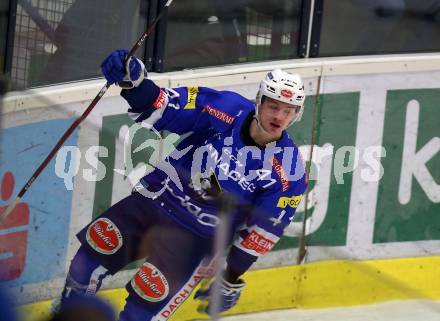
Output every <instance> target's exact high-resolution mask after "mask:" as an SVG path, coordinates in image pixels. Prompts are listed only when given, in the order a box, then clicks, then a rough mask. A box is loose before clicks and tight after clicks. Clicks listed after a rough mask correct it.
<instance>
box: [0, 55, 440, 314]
mask: <svg viewBox="0 0 440 321" xmlns="http://www.w3.org/2000/svg"><path fill="white" fill-rule="evenodd" d="M274 67H281V68H284V69H287V70H290V71H296V72H298V73H300V74H301V75H302V76H303V77H305V86H306V92H307V95H308V97H307V100H306V110H305V113H304V116H303V120H302V121H301V123H298V124H296V125H294V126H293V127H292V128H291V129H290V130H289V132H290V134H291V136H292V137H294V139H295V141H296V142H297V145H298V146H299V149H300V152H301V154H302V156H303V158H304V159H305V160H308V159H310V157H311V158H312V161H313V164H314V165H313V166H312V172H311V176H312V179H311V182H310V185H311V188H312V189H311V192H310V194H309V197H308V204H307V213H308V214H307V220H306V233H307V237H306V243H307V246H308V254H307V256H306V262H307V264H306V265H301V266H296V258H297V246H298V236H299V235H300V234H301V230H302V222H301V220H302V219H301V218H302V214H303V213H304V209H305V207H306V204H305V203H304V202H303V203H301V205H300V206H299V208H298V213H297V215H296V218H295V219H294V222H293V223H292V224H291V226H290V227H289V228H288V230H287V231H286V236H285V237H284V238H283V239H282V240H281V241H280V242H279V244H278V246H277V247H276V248H275V249H274V250H273V251H272V252H271V253H269V254H268V255H266V256H265V257H264V258H263V259H262V260H260V261H259V262H258V263H257V265H256V266H255V267H254V269H255V271H253V272H252V273H249V275H248V276H247V277H248V278H249V280H250V281H249V285H248V287H247V290H246V292H245V295H244V297H243V300H242V301H241V302H240V305H239V306H238V307H237V308H236V309H237V310H235V311H237V312H247V311H248V310H245V307H247V308H248V309H253V311H256V310H264V309H275V308H282V307H287V306H290V307H299V308H309V307H317V306H318V302H319V304H322V306H335V305H344V304H357V303H368V302H374V301H375V300H386V299H393V298H396V297H397V296H398V294H399V293H400V295H402V296H405V295H407V294H408V293H410V294H411V295H414V296H415V297H417V295H420V297H422V298H424V297H436V298H438V292H437V293H436V292H435V288H437V289H438V288H439V287H438V282H439V281H438V280H439V278H438V270H435V264H437V265H438V256H439V255H440V228H439V227H440V216H439V215H438V213H439V212H440V205H439V202H440V188H439V185H438V183H439V182H440V153H439V151H440V138H439V136H440V135H439V134H440V131H439V128H438V119H440V117H439V116H440V115H439V113H440V109H439V102H440V71H439V70H440V58H439V57H438V55H430V56H427V55H408V56H406V55H405V56H387V57H375V58H362V57H360V58H350V59H346V60H343V59H325V60H320V59H317V60H311V61H309V62H296V61H280V62H271V63H264V64H249V65H242V66H231V67H222V68H209V69H202V70H196V71H183V72H176V73H167V74H161V75H152V78H153V79H155V80H156V81H157V83H158V84H159V85H161V86H169V87H175V86H196V85H200V86H210V87H215V88H217V89H227V90H235V91H238V92H239V93H241V94H243V95H244V96H246V97H248V98H251V99H252V98H253V97H255V94H256V91H257V84H258V81H259V80H260V79H261V78H262V77H263V75H264V74H265V73H266V72H267V71H269V70H270V69H272V68H274ZM318 82H320V86H317V84H318ZM226 84H227V85H226ZM102 85H103V81H102V80H95V81H88V82H81V83H76V84H70V85H62V86H51V87H49V88H44V89H38V90H35V91H34V92H26V93H17V94H14V95H10V96H9V97H8V98H7V101H6V104H5V107H4V113H5V114H4V119H3V125H4V127H6V128H5V129H4V131H3V135H2V138H3V144H5V146H7V148H6V149H4V147H2V150H8V153H3V154H2V162H1V164H2V165H3V164H5V165H4V166H2V168H1V173H0V175H1V177H2V179H3V181H5V177H7V178H8V179H7V180H6V181H7V182H6V183H5V184H3V186H7V187H6V190H5V192H4V193H3V190H2V193H3V194H2V196H5V197H2V204H1V206H2V207H5V206H6V205H7V204H9V202H10V201H11V198H13V196H15V195H16V193H17V192H18V190H19V188H21V186H22V185H23V184H24V182H25V181H26V180H27V179H28V178H29V176H30V175H31V174H32V172H33V171H34V170H35V168H37V167H38V165H39V164H40V162H41V161H42V160H43V158H44V157H45V156H46V155H47V154H48V152H49V151H50V149H51V148H52V146H53V145H54V144H55V142H56V140H57V139H58V137H60V136H61V135H62V133H63V131H64V130H65V128H67V127H68V125H69V124H70V123H71V122H72V121H73V119H74V118H75V117H77V116H78V115H79V114H80V113H82V111H83V110H84V109H85V108H86V107H87V105H88V103H89V102H90V99H91V98H92V97H93V96H94V95H95V94H96V93H97V91H98V90H99V88H100V87H101V86H102ZM318 89H319V92H318ZM316 95H318V96H319V99H318V100H316V99H315V97H316ZM126 109H127V105H126V104H125V102H123V100H122V99H121V98H120V97H118V90H117V89H116V88H112V89H111V90H110V91H109V93H108V94H107V95H106V98H104V99H103V101H102V102H100V104H99V105H98V106H97V107H96V108H95V110H94V111H93V112H92V113H91V114H90V115H89V117H88V118H87V120H86V122H85V123H84V124H83V125H81V127H80V129H79V130H77V131H76V132H75V133H74V134H73V135H72V137H71V138H70V139H69V141H68V142H67V143H66V146H65V148H64V149H63V150H62V152H61V153H58V155H57V157H56V159H54V160H53V161H52V162H51V164H50V165H49V166H48V168H47V169H46V171H45V173H44V174H43V175H42V177H40V178H39V180H38V181H36V182H35V184H34V186H32V188H31V190H30V191H29V192H28V194H26V196H25V197H24V199H23V202H22V203H23V204H22V205H21V206H20V208H19V212H16V213H14V214H13V215H12V216H11V217H13V218H14V219H13V220H11V222H10V225H8V226H6V227H4V228H2V230H0V238H2V241H1V242H0V244H1V245H0V246H1V247H2V248H1V250H2V251H1V252H2V253H3V254H2V255H1V256H0V264H2V265H3V266H6V267H7V268H9V269H10V272H11V273H10V274H9V276H10V279H9V281H8V285H9V286H10V287H11V288H13V289H14V291H16V293H18V294H19V298H20V302H21V303H31V302H37V301H44V300H46V299H50V298H53V297H55V296H57V295H58V294H59V291H60V289H61V287H62V284H63V280H64V276H65V274H66V273H67V267H68V263H69V262H70V259H71V257H72V255H73V254H74V253H75V251H76V249H77V248H78V245H79V244H78V242H77V241H76V239H75V237H74V235H75V233H76V232H77V231H78V230H79V229H80V228H81V227H83V226H84V225H85V224H86V223H87V222H89V221H90V220H91V219H92V217H94V216H96V215H97V214H99V213H100V212H101V211H102V210H104V209H105V208H107V207H109V206H110V205H111V204H112V203H114V202H116V201H117V200H119V199H121V198H123V197H124V196H126V195H128V194H129V192H130V190H131V184H130V182H129V180H127V179H125V177H124V175H123V174H121V173H122V170H123V169H124V151H126V149H125V146H124V137H125V133H126V131H127V129H128V128H129V127H130V126H131V124H132V123H131V122H130V120H129V119H128V117H127V115H126V114H125V111H126ZM314 113H315V115H316V116H317V118H313V115H314ZM312 128H313V130H314V131H315V137H316V141H315V142H314V146H313V149H312V148H311V144H312ZM154 138H155V137H154V135H153V136H152V134H150V133H148V132H142V131H141V132H139V136H138V137H137V138H136V139H137V140H139V141H143V140H146V139H154ZM155 146H156V147H157V148H160V144H157V145H155ZM311 151H312V155H310V154H311ZM131 152H132V151H131ZM145 152H146V154H136V155H134V156H133V158H132V160H133V162H134V164H133V165H134V166H139V167H140V166H142V165H144V166H145V168H146V169H148V166H149V165H148V164H146V163H145V162H144V160H145V159H148V157H149V155H148V151H145ZM162 152H166V148H165V150H164V151H162ZM150 167H151V166H150ZM6 172H9V173H8V174H6ZM125 174H127V173H125ZM11 176H12V178H13V179H12V181H11ZM134 176H135V175H134ZM10 190H12V192H10ZM9 194H10V195H9ZM12 194H13V195H12ZM6 196H9V197H6ZM304 199H305V198H303V200H304ZM12 240H14V241H12ZM42 244H43V246H42ZM4 253H6V254H4ZM347 260H348V261H347ZM405 267H406V268H407V269H408V270H405V272H406V273H407V274H404V275H405V276H408V275H410V276H411V278H409V279H407V278H405V279H403V280H401V277H402V276H401V275H400V274H399V273H400V272H399V269H401V268H403V269H404V268H405ZM416 267H417V268H416ZM376 270H379V271H382V272H379V273H378V272H375V271H376ZM304 271H307V273H306V274H301V273H303V272H304ZM339 271H340V274H338V272H339ZM348 271H350V272H348ZM362 271H363V272H365V273H361V272H362ZM368 271H369V272H371V273H367V272H368ZM427 271H430V273H426V272H427ZM133 272H134V271H133V270H126V271H123V272H121V273H120V274H119V277H117V278H114V279H112V280H110V281H109V282H106V283H105V286H104V287H105V288H106V289H113V288H121V287H123V286H124V285H125V283H126V282H127V281H128V280H129V279H130V277H131V275H132V274H133ZM327 273H328V274H327ZM350 273H351V274H350ZM435 273H437V274H435ZM300 274H301V276H304V275H305V276H306V279H302V278H301V277H300ZM419 274H420V275H419ZM384 275H386V276H390V278H389V279H387V280H389V281H392V280H394V281H395V283H393V284H394V285H395V286H396V289H397V290H395V291H394V292H393V291H391V290H387V286H386V285H384V287H380V286H379V285H380V284H383V283H385V284H386V282H385V281H384V280H383V279H381V277H382V276H384ZM329 276H330V277H329ZM422 277H423V278H426V279H423V280H424V281H423V282H422V280H421V279H419V278H422ZM252 278H255V280H251V279H252ZM295 278H296V279H295ZM343 279H348V281H350V282H352V283H350V282H349V283H348V284H351V285H350V286H347V289H346V290H347V292H345V291H343V289H344V288H343V287H342V284H344V283H343V282H342V280H343ZM313 280H315V281H317V283H316V285H315V286H313ZM318 280H319V282H318ZM405 280H406V281H407V282H409V283H408V284H407V283H405V282H406V281H405ZM259 282H265V283H264V284H266V285H267V286H266V285H265V286H263V285H264V284H261V283H259ZM289 282H290V283H289ZM332 282H334V283H332ZM402 282H403V283H402ZM258 284H259V285H258ZM271 284H273V285H271ZM287 284H290V285H289V286H288V287H287V286H286V285H287ZM327 284H329V286H328V287H327ZM338 284H339V285H338ZM367 284H377V286H376V287H372V288H373V289H374V290H372V291H368V289H367ZM399 284H401V285H402V284H403V288H399V287H398V286H397V285H399ZM330 285H332V286H330ZM422 285H423V286H422ZM420 286H421V287H422V288H421V289H418V287H420ZM357 287H359V289H364V290H361V291H360V292H361V294H359V293H358V291H357V290H356V289H357ZM286 288H288V290H284V289H286ZM330 289H333V292H329V291H330ZM399 289H400V290H399ZM405 289H407V290H409V291H404V290H405ZM411 289H414V291H410V290H411ZM111 291H113V290H111ZM285 291H287V292H285ZM292 291H293V292H292ZM113 293H115V295H116V296H119V295H120V293H121V292H120V291H118V290H114V292H113ZM283 293H284V294H283ZM326 293H329V295H327V294H326ZM362 293H363V294H362ZM405 293H406V294H405ZM342 297H345V299H343V298H342ZM399 298H400V297H399ZM272 299H273V300H274V302H273V303H271V302H272V301H271V300H272ZM357 300H359V301H357ZM275 301H276V302H275ZM43 304H44V303H43ZM249 311H250V310H249ZM182 313H183V312H182Z"/></svg>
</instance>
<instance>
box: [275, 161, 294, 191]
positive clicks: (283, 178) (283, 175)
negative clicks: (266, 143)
mask: <svg viewBox="0 0 440 321" xmlns="http://www.w3.org/2000/svg"><path fill="white" fill-rule="evenodd" d="M272 167H273V169H274V170H275V172H276V173H277V175H278V177H279V178H280V180H281V188H282V190H283V192H286V191H287V190H288V189H289V187H290V183H289V178H288V176H287V174H286V172H285V170H284V168H283V166H282V165H281V163H280V162H279V161H278V159H276V158H275V157H272Z"/></svg>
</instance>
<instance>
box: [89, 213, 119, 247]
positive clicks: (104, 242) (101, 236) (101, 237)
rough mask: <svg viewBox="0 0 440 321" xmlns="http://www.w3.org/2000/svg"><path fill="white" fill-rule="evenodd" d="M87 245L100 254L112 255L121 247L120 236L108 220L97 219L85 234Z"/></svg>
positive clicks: (116, 228)
mask: <svg viewBox="0 0 440 321" xmlns="http://www.w3.org/2000/svg"><path fill="white" fill-rule="evenodd" d="M86 239H87V242H88V243H89V245H90V246H91V247H92V248H93V249H95V251H97V252H99V253H102V254H113V253H115V252H116V251H117V250H119V249H120V248H121V246H122V243H123V242H122V234H121V232H120V231H119V229H118V227H117V226H116V225H115V224H113V222H112V221H110V220H109V219H108V218H105V217H102V218H99V219H97V220H96V221H95V223H93V224H92V225H90V226H89V228H88V229H87V233H86Z"/></svg>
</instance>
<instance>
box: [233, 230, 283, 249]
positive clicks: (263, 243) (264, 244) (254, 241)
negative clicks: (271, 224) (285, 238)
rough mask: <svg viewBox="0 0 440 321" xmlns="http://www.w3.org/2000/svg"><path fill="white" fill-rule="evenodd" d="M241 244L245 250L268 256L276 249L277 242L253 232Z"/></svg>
mask: <svg viewBox="0 0 440 321" xmlns="http://www.w3.org/2000/svg"><path fill="white" fill-rule="evenodd" d="M240 244H241V245H242V246H243V247H244V248H246V249H249V250H252V251H255V252H257V253H259V254H266V253H267V252H269V251H270V250H271V249H272V248H273V247H274V245H275V242H273V241H271V240H269V239H268V238H265V237H264V236H263V235H261V234H259V233H258V232H256V231H255V230H253V231H252V232H251V233H249V234H248V236H246V238H245V239H244V240H243V241H241V243H240Z"/></svg>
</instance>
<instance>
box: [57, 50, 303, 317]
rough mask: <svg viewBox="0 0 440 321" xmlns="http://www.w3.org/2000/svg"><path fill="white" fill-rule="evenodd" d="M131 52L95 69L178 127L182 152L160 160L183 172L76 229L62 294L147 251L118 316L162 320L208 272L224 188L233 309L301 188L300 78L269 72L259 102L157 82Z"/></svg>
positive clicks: (134, 111) (136, 106)
mask: <svg viewBox="0 0 440 321" xmlns="http://www.w3.org/2000/svg"><path fill="white" fill-rule="evenodd" d="M126 55H127V51H124V50H117V51H114V52H113V53H111V55H110V56H109V57H108V58H107V59H105V61H104V62H103V63H102V72H103V74H104V76H105V78H106V79H107V81H109V82H110V83H117V84H119V85H120V86H121V87H122V88H124V89H123V90H122V92H121V95H122V97H123V98H124V99H125V100H126V101H127V102H128V104H129V105H130V108H129V110H128V113H129V115H130V116H131V117H132V118H133V119H134V121H135V122H138V123H140V124H142V126H145V127H147V128H151V129H154V130H156V131H161V130H167V131H169V132H173V133H176V134H179V135H185V138H184V139H183V140H182V141H181V142H180V143H179V144H178V146H177V147H176V149H177V150H178V151H180V153H179V157H175V158H173V157H169V158H168V159H167V165H170V166H172V167H173V168H174V169H175V170H176V173H178V177H172V176H173V175H167V173H166V172H165V171H163V170H160V169H159V168H166V167H158V168H156V170H155V171H153V172H152V173H150V174H148V175H146V176H145V177H143V178H142V179H141V181H140V182H139V184H137V185H136V187H135V189H134V192H133V193H132V194H131V195H130V196H128V197H127V198H125V199H123V200H121V201H120V202H118V203H116V204H115V205H113V206H112V207H110V208H109V209H108V210H106V211H105V212H104V213H102V214H101V215H100V216H99V217H98V218H96V219H95V220H94V221H92V222H91V223H90V224H89V225H88V226H86V227H85V228H84V229H83V230H82V231H81V232H80V233H78V235H77V236H78V239H79V240H80V242H81V247H80V249H79V250H78V252H77V253H76V255H75V256H74V258H73V260H72V262H71V265H70V269H69V273H68V277H67V280H66V285H65V288H64V291H63V294H62V300H61V302H62V304H63V302H66V300H69V298H72V297H75V296H76V295H92V294H94V293H96V291H97V290H98V289H99V287H100V285H101V282H102V279H103V278H104V277H106V276H107V275H112V274H114V273H116V272H117V271H119V270H121V269H122V268H123V267H124V266H125V265H126V264H128V263H130V262H132V261H135V260H137V259H139V258H144V259H145V261H144V263H143V265H142V266H141V268H140V269H139V271H138V272H137V273H136V274H135V276H134V277H133V278H132V280H131V281H130V282H129V283H128V284H127V290H128V292H129V295H128V297H127V299H126V304H125V307H124V309H123V311H122V312H121V314H120V320H124V321H128V320H130V321H137V320H143V321H146V320H166V319H168V318H169V317H170V316H171V314H172V313H173V312H174V311H175V310H176V309H177V308H178V307H179V306H180V305H181V304H182V303H183V302H184V301H185V299H186V298H188V297H189V295H190V293H191V291H192V290H193V289H194V287H195V286H196V284H197V282H198V281H199V280H200V279H201V278H202V277H203V276H205V275H206V271H208V270H209V266H208V264H207V262H209V260H210V259H211V258H212V257H213V256H214V254H216V253H212V251H213V250H212V249H213V244H212V243H213V242H212V240H213V237H214V234H215V230H216V226H217V225H218V223H219V215H218V213H219V206H221V204H219V199H221V198H220V196H221V195H225V194H227V195H230V196H231V197H232V198H233V199H234V204H235V206H234V208H233V210H232V211H231V212H230V213H227V216H228V219H229V222H230V224H229V226H230V229H229V230H228V235H227V236H228V237H227V240H228V248H227V253H225V254H226V266H225V268H224V273H223V274H222V275H223V277H222V280H221V282H220V287H221V291H220V296H221V302H220V303H221V304H220V310H221V311H225V310H228V309H230V308H231V307H232V306H234V305H235V304H236V302H237V300H238V298H239V296H240V293H241V291H242V289H243V287H244V286H245V283H244V282H243V281H242V280H241V279H240V276H241V275H242V274H243V273H245V272H246V271H247V270H248V269H249V268H250V267H251V265H252V264H253V263H254V262H255V261H256V260H257V258H258V257H259V256H261V255H263V254H265V253H267V252H269V251H270V250H271V249H272V248H273V246H274V245H275V244H276V242H277V241H278V240H279V238H280V237H281V236H282V234H283V230H284V229H285V228H286V226H288V225H289V223H290V221H291V220H292V217H293V215H294V213H295V210H296V207H297V206H298V204H299V202H300V200H301V196H302V194H303V193H304V191H305V189H306V179H305V174H304V169H303V164H302V161H301V159H300V156H299V153H298V148H297V147H296V146H295V144H294V142H293V141H292V139H291V138H290V137H289V136H288V134H287V133H286V129H287V127H288V126H290V125H291V124H292V123H294V122H295V121H298V120H300V118H301V115H302V113H303V104H304V99H305V95H304V87H303V84H302V81H301V79H300V77H299V76H298V75H292V74H289V73H286V72H284V71H281V70H279V69H276V70H273V71H272V72H270V73H268V74H267V76H266V77H265V79H264V80H263V81H262V82H261V84H260V88H259V91H258V95H257V99H256V104H254V103H253V102H251V101H249V100H247V99H246V98H244V97H242V96H240V95H238V94H236V93H234V92H230V91H216V90H213V89H210V88H205V87H190V88H188V87H182V88H173V89H171V88H159V87H158V86H157V85H156V84H155V83H154V82H153V81H151V80H149V79H148V78H147V77H146V75H147V74H146V71H145V68H144V65H143V63H142V62H141V61H140V60H138V59H136V58H135V57H130V58H129V60H128V61H127V63H126V65H124V58H125V56H126ZM151 195H153V196H151ZM210 294H211V289H209V288H208V289H203V290H199V291H198V292H197V293H196V295H195V298H196V299H202V300H208V302H209V297H210ZM206 312H209V306H208V307H207V311H206Z"/></svg>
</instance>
